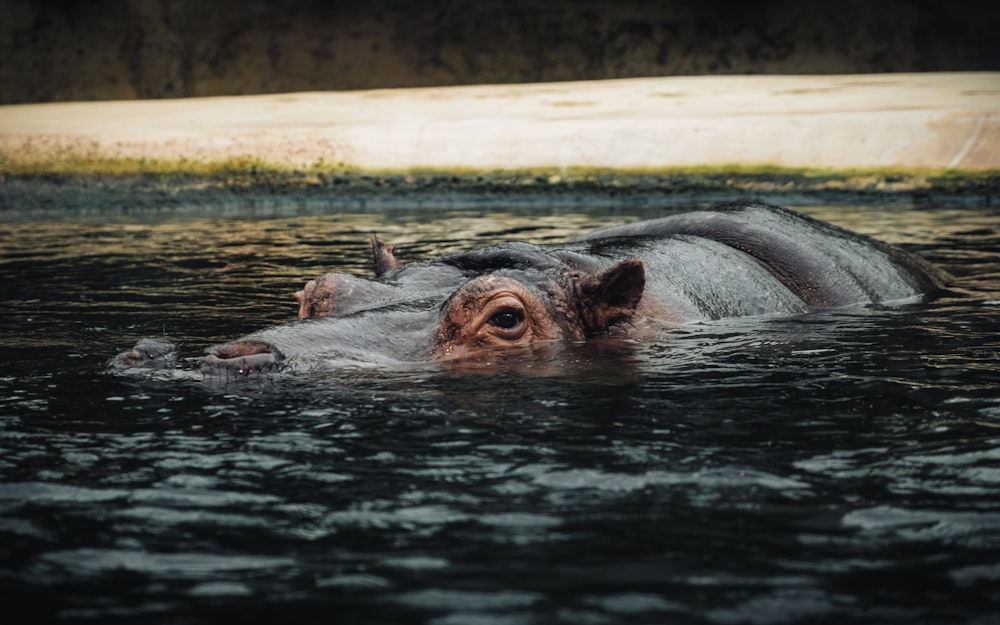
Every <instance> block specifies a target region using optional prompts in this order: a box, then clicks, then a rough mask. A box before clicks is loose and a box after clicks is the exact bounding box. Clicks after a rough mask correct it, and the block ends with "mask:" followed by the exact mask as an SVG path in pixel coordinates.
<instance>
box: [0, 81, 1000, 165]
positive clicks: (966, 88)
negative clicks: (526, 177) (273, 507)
mask: <svg viewBox="0 0 1000 625" xmlns="http://www.w3.org/2000/svg"><path fill="white" fill-rule="evenodd" d="M998 148H1000V73H985V72H984V73H939V74H864V75H842V76H710V77H708V76H706V77H672V78H644V79H625V80H609V81H593V82H565V83H543V84H526V85H500V86H494V85H487V86H470V87H447V88H430V89H394V90H373V91H356V92H335V93H331V92H314V93H291V94H281V95H258V96H239V97H219V98H193V99H178V100H140V101H113V102H74V103H53V104H33V105H10V106H2V107H0V170H5V171H6V172H7V173H8V174H15V175H16V174H19V173H29V172H30V171H31V170H33V169H34V170H40V171H47V172H53V173H58V172H59V171H60V169H61V167H62V168H63V169H71V166H70V164H71V163H76V166H77V167H79V164H80V162H88V161H89V162H92V163H93V164H94V171H93V173H101V168H102V165H101V163H105V165H103V167H105V168H106V169H109V170H113V169H114V167H115V166H114V165H111V163H114V162H117V163H119V165H118V166H120V163H121V162H122V161H131V162H132V163H133V165H132V169H134V170H142V168H143V165H142V163H146V164H147V166H148V167H150V168H152V169H156V168H160V169H163V168H164V167H165V165H164V164H167V165H166V168H167V169H172V170H176V171H184V172H189V173H193V174H197V173H198V172H199V170H200V169H199V168H200V167H203V166H204V165H205V164H209V163H224V162H233V161H252V162H255V163H260V164H264V165H267V166H273V167H275V168H279V169H280V168H286V169H289V168H290V169H296V168H299V169H301V168H314V169H319V170H338V169H339V170H361V171H386V170H392V171H409V170H421V169H431V170H437V171H442V170H450V169H454V170H461V171H462V172H465V173H468V172H475V171H496V170H530V169H533V168H538V169H543V170H546V171H552V170H556V171H558V170H561V169H569V168H576V169H580V168H583V169H588V168H591V169H610V170H629V169H633V170H634V169H646V170H650V169H651V170H655V169H663V168H668V169H669V168H681V169H683V168H690V167H705V166H708V167H711V168H715V169H727V168H732V169H737V170H738V169H740V168H744V169H745V168H748V167H749V168H754V167H781V168H808V169H811V170H816V169H820V170H850V169H858V168H860V169H869V170H871V169H884V170H890V171H891V170H900V169H903V170H908V169H921V170H949V171H963V172H983V171H990V170H1000V149H998ZM154 163H155V165H154ZM60 164H62V166H61V165H60ZM105 173H115V172H114V171H107V172H105ZM133 173H135V172H133Z"/></svg>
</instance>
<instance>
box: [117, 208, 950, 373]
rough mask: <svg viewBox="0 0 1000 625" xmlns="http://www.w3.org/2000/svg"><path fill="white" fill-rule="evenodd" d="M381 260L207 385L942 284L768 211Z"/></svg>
mask: <svg viewBox="0 0 1000 625" xmlns="http://www.w3.org/2000/svg"><path fill="white" fill-rule="evenodd" d="M372 249H373V254H374V258H375V274H376V275H375V278H374V279H366V278H360V277H357V276H351V275H347V274H338V273H329V274H325V275H323V276H321V277H319V278H317V279H316V280H313V281H310V282H309V283H307V284H306V286H305V288H304V289H303V290H302V291H300V292H299V293H297V294H296V297H297V299H298V300H299V303H300V310H299V317H300V318H301V320H300V321H297V322H293V323H290V324H287V325H284V326H279V327H274V328H269V329H266V330H262V331H259V332H255V333H253V334H251V335H249V336H247V337H244V338H243V339H239V340H237V341H234V342H231V343H227V344H224V345H220V346H216V347H213V348H211V349H209V350H208V355H207V356H206V357H205V358H204V360H203V362H202V364H201V368H202V370H203V371H205V372H207V373H215V372H218V373H249V372H255V371H268V370H278V369H282V368H284V367H285V366H286V365H287V364H288V363H292V362H297V363H305V364H311V363H317V364H318V363H324V362H336V361H344V360H346V361H352V362H359V361H360V362H379V361H391V362H398V361H429V360H448V359H454V358H460V357H468V356H473V357H474V356H475V355H476V354H477V353H479V352H480V351H481V350H484V349H488V348H491V347H494V346H496V347H500V346H523V345H529V344H535V343H538V342H541V341H555V340H564V341H565V340H570V341H575V340H583V339H586V338H587V337H590V336H594V335H602V334H608V333H609V332H614V331H617V330H619V329H624V330H626V331H629V332H631V333H641V332H642V331H644V330H650V329H653V330H655V329H659V328H662V327H664V325H671V324H680V323H686V322H691V321H698V320H711V319H720V318H724V317H741V316H750V315H763V314H785V315H789V314H799V313H803V312H806V311H809V310H812V309H817V308H822V307H830V306H843V305H848V304H856V303H864V302H885V301H893V300H903V299H907V298H913V297H915V296H919V295H923V294H927V293H930V292H933V291H934V290H936V289H939V288H940V287H941V286H942V285H943V283H944V280H945V278H946V276H945V274H943V273H942V272H940V271H939V270H937V269H935V268H934V267H933V266H931V265H929V264H928V263H926V262H925V261H923V260H921V259H919V258H917V257H915V256H913V255H910V254H908V253H906V252H904V251H902V250H899V249H896V248H894V247H891V246H889V245H887V244H885V243H882V242H880V241H876V240H874V239H871V238H868V237H865V236H862V235H858V234H855V233H852V232H849V231H847V230H844V229H841V228H838V227H836V226H832V225H830V224H826V223H823V222H820V221H817V220H814V219H812V218H809V217H806V216H804V215H800V214H798V213H795V212H792V211H790V210H787V209H784V208H780V207H777V206H770V205H765V204H759V203H738V204H728V205H721V206H717V207H714V208H713V209H711V210H705V211H697V212H690V213H685V214H680V215H675V216H671V217H664V218H662V219H655V220H651V221H644V222H638V223H633V224H628V225H623V226H616V227H611V228H606V229H603V230H598V231H596V232H593V233H590V234H587V235H584V236H581V237H578V238H577V239H574V240H572V241H570V242H568V243H565V244H561V245H532V244H528V243H504V244H500V245H496V246H493V247H489V248H485V249H479V250H473V251H468V252H458V253H455V254H449V255H446V256H442V257H439V258H435V259H431V260H426V261H422V262H416V263H410V264H401V263H400V262H399V261H397V260H396V258H395V256H394V254H393V249H392V247H391V246H390V245H388V244H386V243H384V242H382V241H380V240H378V239H376V240H374V241H373V243H372ZM161 349H162V348H161ZM134 352H135V350H132V352H126V354H130V353H134ZM122 357H123V355H119V356H118V357H117V358H116V360H117V362H118V364H123V363H122V360H121V359H122ZM124 364H128V363H124Z"/></svg>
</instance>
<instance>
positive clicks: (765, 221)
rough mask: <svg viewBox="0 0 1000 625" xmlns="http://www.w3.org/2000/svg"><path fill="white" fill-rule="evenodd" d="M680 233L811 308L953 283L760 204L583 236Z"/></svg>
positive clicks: (912, 260)
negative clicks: (715, 247) (744, 264)
mask: <svg viewBox="0 0 1000 625" xmlns="http://www.w3.org/2000/svg"><path fill="white" fill-rule="evenodd" d="M678 236H683V237H694V238H696V239H701V240H703V241H705V242H706V246H708V242H713V243H715V244H721V245H722V246H725V247H727V248H730V249H731V250H735V251H737V252H738V253H739V254H741V255H744V256H746V257H749V258H751V259H753V261H754V262H755V263H757V264H759V265H760V266H761V267H763V268H764V269H765V270H766V271H767V272H768V273H769V274H770V275H771V276H773V277H774V278H775V279H777V280H778V281H780V283H781V284H783V285H784V286H785V287H787V288H788V289H789V291H791V292H792V293H794V294H795V296H797V297H798V298H800V299H801V300H802V301H803V302H804V303H806V304H807V305H809V306H838V305H845V304H851V303H856V302H881V301H893V300H901V299H906V298H911V297H914V296H917V295H922V294H926V293H931V292H934V291H936V290H938V289H940V288H941V287H942V286H943V285H944V283H945V281H946V280H947V275H946V274H945V273H944V272H942V271H940V270H938V269H937V268H935V267H933V266H932V265H930V264H929V263H927V262H926V261H924V260H922V259H920V258H918V257H916V256H914V255H912V254H909V253H907V252H905V251H903V250H900V249H898V248H894V247H892V246H890V245H888V244H886V243H884V242H882V241H878V240H876V239H873V238H871V237H867V236H864V235H860V234H857V233H854V232H851V231H848V230H845V229H843V228H839V227H837V226H834V225H832V224H828V223H825V222H821V221H817V220H815V219H812V218H810V217H808V216H806V215H802V214H799V213H796V212H793V211H790V210H788V209H785V208H781V207H779V206H772V205H769V204H763V203H756V202H752V203H751V202H741V203H733V204H722V205H719V206H715V207H713V208H712V209H711V210H707V211H697V212H691V213H685V214H681V215H674V216H670V217H664V218H661V219H654V220H650V221H644V222H638V223H634V224H626V225H622V226H614V227H611V228H605V229H603V230H598V231H596V232H593V233H590V234H587V235H584V236H582V237H579V238H578V239H576V241H579V242H589V243H590V244H591V245H592V246H593V245H599V244H600V242H601V241H612V240H618V241H621V240H622V239H623V238H639V239H646V240H656V239H660V240H666V239H671V238H676V237H678Z"/></svg>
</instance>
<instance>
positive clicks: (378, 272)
mask: <svg viewBox="0 0 1000 625" xmlns="http://www.w3.org/2000/svg"><path fill="white" fill-rule="evenodd" d="M394 251H395V248H393V246H392V244H391V243H386V242H385V241H383V240H382V239H381V238H380V237H379V236H378V235H377V234H376V235H375V236H373V237H372V257H373V260H374V261H375V277H376V278H381V277H382V275H383V274H385V273H386V272H388V271H392V270H393V269H395V268H396V267H399V265H400V262H399V261H398V260H396V257H395V256H393V252H394Z"/></svg>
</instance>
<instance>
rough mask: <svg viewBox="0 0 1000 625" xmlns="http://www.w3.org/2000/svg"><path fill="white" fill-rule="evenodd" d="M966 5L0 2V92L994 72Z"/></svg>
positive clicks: (996, 60)
mask: <svg viewBox="0 0 1000 625" xmlns="http://www.w3.org/2000/svg"><path fill="white" fill-rule="evenodd" d="M998 4H1000V3H996V2H972V1H968V0H941V1H937V0H935V1H931V0H926V1H903V0H878V1H873V0H841V1H839V2H802V1H801V0H784V1H781V0H773V1H768V2H752V1H750V0H743V1H732V0H730V1H726V2H705V1H701V2H692V1H683V2H682V1H677V0H663V1H661V2H652V1H644V0H615V1H613V2H609V1H603V0H555V1H552V0H547V1H544V2H542V1H537V0H535V1H529V0H450V1H449V0H443V1H436V2H431V1H428V0H382V1H377V0H370V1H368V2H362V1H358V2H338V1H332V0H328V1H321V0H281V1H280V2H265V1H262V0H212V1H211V2H206V1H205V0H61V1H54V0H48V1H37V0H34V1H29V0H0V58H3V59H4V60H3V62H2V63H0V85H2V89H0V103H18V102H46V101H65V100H104V99H133V98H166V97H183V96H211V95H240V94H250V93H273V92H287V91H302V90H341V89H366V88H377V87H400V86H431V85H455V84H471V83H512V82H536V81H558V80H576V79H598V78H620V77H635V76H670V75H691V74H746V73H778V74H790V73H808V74H814V73H819V74H829V73H856V72H912V71H920V72H923V71H950V70H998V69H1000V44H998V41H1000V35H998V34H997V33H1000V19H998V16H1000V9H998V8H997V5H998Z"/></svg>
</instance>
